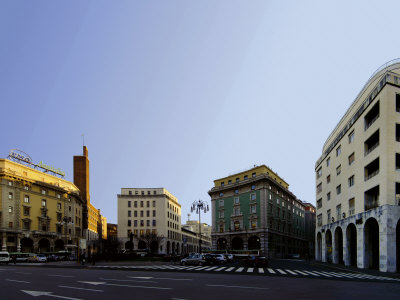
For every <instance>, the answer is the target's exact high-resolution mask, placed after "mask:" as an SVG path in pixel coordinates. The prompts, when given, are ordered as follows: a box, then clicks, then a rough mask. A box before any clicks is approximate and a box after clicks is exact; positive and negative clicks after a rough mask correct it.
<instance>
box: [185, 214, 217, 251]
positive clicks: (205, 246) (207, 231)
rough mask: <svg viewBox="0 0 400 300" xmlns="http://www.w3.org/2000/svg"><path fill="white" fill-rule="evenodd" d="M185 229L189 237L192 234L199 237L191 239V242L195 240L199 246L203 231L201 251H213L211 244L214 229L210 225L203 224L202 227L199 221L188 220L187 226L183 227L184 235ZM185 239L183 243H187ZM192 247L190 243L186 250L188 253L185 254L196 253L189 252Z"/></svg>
mask: <svg viewBox="0 0 400 300" xmlns="http://www.w3.org/2000/svg"><path fill="white" fill-rule="evenodd" d="M184 229H185V230H186V231H185V232H186V234H187V235H188V237H189V236H190V234H189V233H190V232H191V233H193V234H195V235H197V236H196V237H193V236H192V238H191V240H194V239H196V240H197V246H198V245H199V244H198V242H199V241H198V240H199V236H200V231H201V250H202V251H204V250H211V247H212V243H211V232H212V227H211V226H210V225H208V224H206V223H201V224H200V226H199V221H194V220H188V221H186V223H185V224H183V225H182V234H184V231H183V230H184ZM184 238H185V237H184ZM184 238H183V241H186V240H185V239H184ZM190 245H191V244H190V243H188V246H189V247H187V248H186V251H187V252H185V253H188V252H194V251H192V250H189V248H190ZM192 246H193V245H192ZM192 248H193V247H192ZM197 248H198V247H197Z"/></svg>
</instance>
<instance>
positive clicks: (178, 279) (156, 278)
mask: <svg viewBox="0 0 400 300" xmlns="http://www.w3.org/2000/svg"><path fill="white" fill-rule="evenodd" d="M128 278H152V279H155V280H177V281H181V280H182V281H185V280H193V279H192V278H166V277H162V278H161V277H132V276H128ZM103 280H104V279H103Z"/></svg>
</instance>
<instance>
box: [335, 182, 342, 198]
mask: <svg viewBox="0 0 400 300" xmlns="http://www.w3.org/2000/svg"><path fill="white" fill-rule="evenodd" d="M341 192H342V185H341V184H339V185H338V186H337V187H336V194H337V195H340V193H341Z"/></svg>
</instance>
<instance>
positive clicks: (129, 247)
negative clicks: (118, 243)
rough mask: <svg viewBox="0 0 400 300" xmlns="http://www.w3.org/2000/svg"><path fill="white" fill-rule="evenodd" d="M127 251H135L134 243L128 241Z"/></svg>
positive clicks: (126, 244)
mask: <svg viewBox="0 0 400 300" xmlns="http://www.w3.org/2000/svg"><path fill="white" fill-rule="evenodd" d="M125 249H126V250H131V251H132V250H133V242H131V241H127V242H126V243H125Z"/></svg>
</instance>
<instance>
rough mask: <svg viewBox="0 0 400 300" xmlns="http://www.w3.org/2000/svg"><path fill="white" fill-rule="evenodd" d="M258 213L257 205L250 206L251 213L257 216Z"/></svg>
mask: <svg viewBox="0 0 400 300" xmlns="http://www.w3.org/2000/svg"><path fill="white" fill-rule="evenodd" d="M256 212H257V207H256V206H255V205H251V206H250V213H251V214H255V213H256Z"/></svg>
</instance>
